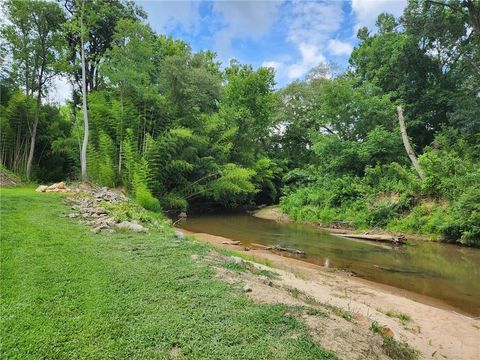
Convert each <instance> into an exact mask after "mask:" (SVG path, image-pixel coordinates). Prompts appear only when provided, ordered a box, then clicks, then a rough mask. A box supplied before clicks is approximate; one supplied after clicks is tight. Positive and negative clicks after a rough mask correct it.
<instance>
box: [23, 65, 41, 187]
mask: <svg viewBox="0 0 480 360" xmlns="http://www.w3.org/2000/svg"><path fill="white" fill-rule="evenodd" d="M42 77H43V69H42V70H41V71H40V77H39V79H38V94H37V103H36V105H35V118H34V120H33V126H32V136H31V138H30V151H29V153H28V158H27V169H26V171H25V175H26V177H27V180H30V175H31V173H32V162H33V154H34V152H35V140H36V138H37V127H38V121H39V119H40V106H41V104H42Z"/></svg>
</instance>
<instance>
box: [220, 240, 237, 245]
mask: <svg viewBox="0 0 480 360" xmlns="http://www.w3.org/2000/svg"><path fill="white" fill-rule="evenodd" d="M222 244H224V245H240V241H224V242H222Z"/></svg>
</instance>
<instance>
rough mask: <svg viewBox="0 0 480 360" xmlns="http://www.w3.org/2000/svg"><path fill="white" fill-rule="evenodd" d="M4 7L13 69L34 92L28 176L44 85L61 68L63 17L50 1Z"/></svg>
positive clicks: (18, 2) (13, 0)
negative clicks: (7, 19)
mask: <svg viewBox="0 0 480 360" xmlns="http://www.w3.org/2000/svg"><path fill="white" fill-rule="evenodd" d="M6 9H7V14H8V17H9V20H10V22H11V24H10V25H7V26H6V28H5V29H4V31H3V33H4V34H5V37H6V39H7V41H8V43H9V45H10V48H11V50H12V54H13V61H14V62H16V63H18V66H16V67H14V69H17V71H21V70H23V71H22V72H23V74H22V75H23V79H24V84H25V91H26V93H27V95H30V94H33V92H34V91H36V93H37V96H36V106H35V115H34V120H33V124H32V125H31V129H30V131H31V138H30V150H29V154H28V159H27V163H26V170H25V174H26V177H27V179H30V176H31V169H32V161H33V155H34V152H35V142H36V136H37V127H38V122H39V119H40V108H41V104H42V96H43V95H44V92H45V85H46V84H48V83H49V81H51V80H52V78H53V77H54V76H56V75H58V73H59V72H60V70H61V68H60V66H59V65H60V63H61V58H62V53H63V46H64V41H63V36H62V34H61V31H60V30H61V28H62V25H63V23H64V22H65V17H64V14H63V11H62V9H61V8H60V7H59V6H58V4H56V3H50V2H41V1H38V2H29V3H26V2H24V1H21V0H10V1H9V2H7V6H6Z"/></svg>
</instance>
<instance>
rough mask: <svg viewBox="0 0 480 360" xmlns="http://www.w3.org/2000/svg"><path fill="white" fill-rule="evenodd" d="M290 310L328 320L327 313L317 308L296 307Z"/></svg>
mask: <svg viewBox="0 0 480 360" xmlns="http://www.w3.org/2000/svg"><path fill="white" fill-rule="evenodd" d="M290 308H291V309H292V311H294V312H297V313H301V314H305V315H311V316H319V317H324V318H328V314H327V313H326V312H324V311H322V310H320V309H317V308H315V307H311V306H303V305H295V306H291V307H290Z"/></svg>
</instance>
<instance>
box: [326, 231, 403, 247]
mask: <svg viewBox="0 0 480 360" xmlns="http://www.w3.org/2000/svg"><path fill="white" fill-rule="evenodd" d="M331 235H335V236H341V237H346V238H351V239H361V240H373V241H385V242H391V243H394V244H406V243H407V239H406V238H405V235H382V234H376V235H374V234H334V233H331Z"/></svg>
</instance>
